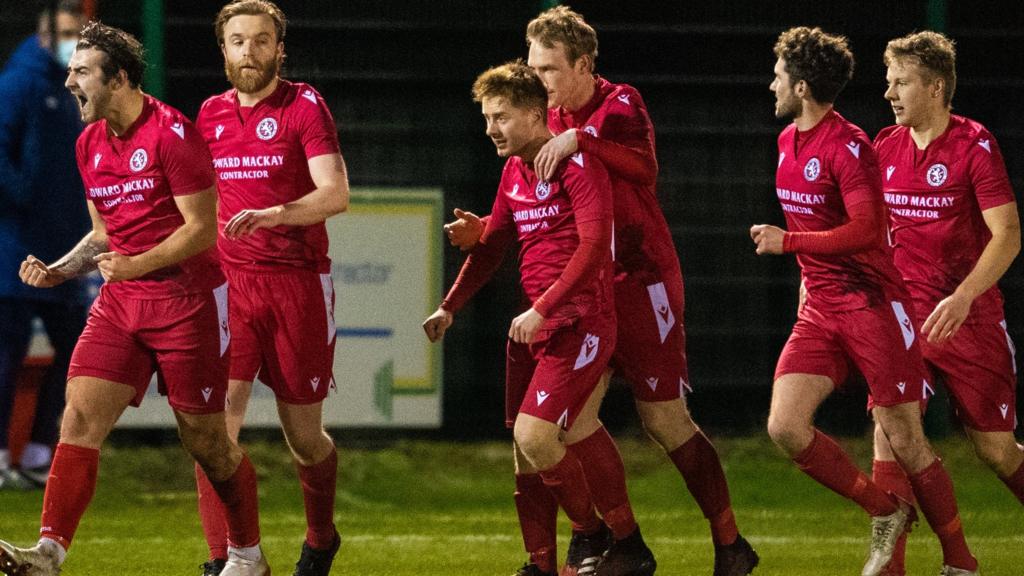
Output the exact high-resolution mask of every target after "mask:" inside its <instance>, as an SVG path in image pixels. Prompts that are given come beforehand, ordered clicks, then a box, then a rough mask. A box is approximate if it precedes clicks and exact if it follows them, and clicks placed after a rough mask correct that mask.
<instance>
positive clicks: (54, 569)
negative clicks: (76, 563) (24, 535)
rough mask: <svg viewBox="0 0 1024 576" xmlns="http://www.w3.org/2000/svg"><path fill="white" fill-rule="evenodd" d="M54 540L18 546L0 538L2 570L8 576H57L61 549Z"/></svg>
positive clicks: (0, 570) (0, 563) (0, 568)
mask: <svg viewBox="0 0 1024 576" xmlns="http://www.w3.org/2000/svg"><path fill="white" fill-rule="evenodd" d="M57 546H58V544H56V543H54V542H42V543H39V544H36V545H35V546H33V547H31V548H18V547H17V546H12V545H11V544H8V543H7V542H4V541H3V540H0V572H2V573H4V574H7V575H8V576H57V574H60V551H59V550H57Z"/></svg>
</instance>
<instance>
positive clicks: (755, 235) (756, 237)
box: [750, 224, 786, 255]
mask: <svg viewBox="0 0 1024 576" xmlns="http://www.w3.org/2000/svg"><path fill="white" fill-rule="evenodd" d="M785 235H786V231H785V230H783V229H782V228H779V227H778V226H772V225H771V224H755V225H753V226H751V227H750V239H751V240H753V241H754V244H755V245H756V246H757V248H756V252H757V254H758V255H761V254H782V238H783V236H785Z"/></svg>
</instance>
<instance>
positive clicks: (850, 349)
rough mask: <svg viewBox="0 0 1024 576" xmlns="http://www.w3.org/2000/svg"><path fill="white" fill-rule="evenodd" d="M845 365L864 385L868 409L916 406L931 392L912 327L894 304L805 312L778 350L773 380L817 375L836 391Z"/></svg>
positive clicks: (905, 314) (808, 310) (902, 309)
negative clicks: (866, 389)
mask: <svg viewBox="0 0 1024 576" xmlns="http://www.w3.org/2000/svg"><path fill="white" fill-rule="evenodd" d="M850 362H852V363H853V365H854V366H856V367H857V369H859V370H860V372H861V374H863V375H864V379H865V380H867V383H868V389H869V390H870V395H869V398H868V408H869V409H870V408H872V407H874V406H895V405H897V404H904V403H906V402H920V401H922V400H924V399H925V398H926V396H927V393H928V392H929V391H930V388H929V384H928V381H927V380H926V379H925V374H926V371H925V368H924V363H923V361H922V359H921V349H920V348H919V347H918V338H917V333H916V331H915V329H914V323H913V321H912V320H911V318H910V317H909V316H908V314H907V312H906V309H905V308H904V307H903V305H902V304H901V303H899V302H895V301H894V302H890V303H886V304H881V305H878V306H874V307H871V308H861V309H859V310H847V311H841V312H829V313H821V312H819V311H817V310H815V309H814V308H812V307H811V306H810V305H806V306H804V307H803V309H802V310H801V311H800V313H799V315H798V316H797V321H796V324H795V325H794V326H793V333H792V334H790V336H789V340H788V341H787V342H786V346H785V347H784V348H783V349H782V355H781V356H780V357H779V363H778V365H777V366H776V368H775V379H776V380H778V379H779V378H780V377H782V376H784V375H786V374H816V375H820V376H827V377H829V378H830V379H831V380H832V382H833V384H834V385H835V386H836V387H839V386H841V385H842V384H843V382H845V381H846V376H847V373H848V371H849V364H848V363H850Z"/></svg>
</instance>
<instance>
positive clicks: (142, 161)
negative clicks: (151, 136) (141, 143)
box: [128, 148, 149, 172]
mask: <svg viewBox="0 0 1024 576" xmlns="http://www.w3.org/2000/svg"><path fill="white" fill-rule="evenodd" d="M147 164H149V154H146V151H145V150H144V149H142V148H136V150H135V152H132V157H131V158H130V159H129V160H128V167H129V168H131V169H132V172H142V171H143V170H145V168H146V165H147Z"/></svg>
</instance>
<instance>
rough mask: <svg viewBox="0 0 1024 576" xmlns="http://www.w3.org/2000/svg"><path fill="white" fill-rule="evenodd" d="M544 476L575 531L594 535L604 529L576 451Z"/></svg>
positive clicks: (542, 474)
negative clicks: (575, 453)
mask: <svg viewBox="0 0 1024 576" xmlns="http://www.w3.org/2000/svg"><path fill="white" fill-rule="evenodd" d="M540 477H541V479H542V480H543V482H544V485H545V486H547V487H548V489H549V490H551V493H552V494H554V496H555V500H557V501H558V505H559V506H561V507H562V510H565V515H566V516H568V517H569V521H570V522H572V529H573V531H575V532H582V533H584V534H592V533H594V532H596V531H598V530H599V529H600V528H601V519H600V518H598V517H597V513H596V512H595V511H594V503H593V502H592V501H591V500H590V490H589V489H588V488H587V479H586V477H584V476H583V468H582V467H581V466H580V461H579V460H578V459H577V458H576V456H575V455H574V454H573V452H572V451H570V450H566V451H565V456H563V457H562V459H561V460H560V461H559V462H558V464H555V465H554V466H552V467H551V468H548V469H547V470H541V472H540Z"/></svg>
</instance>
